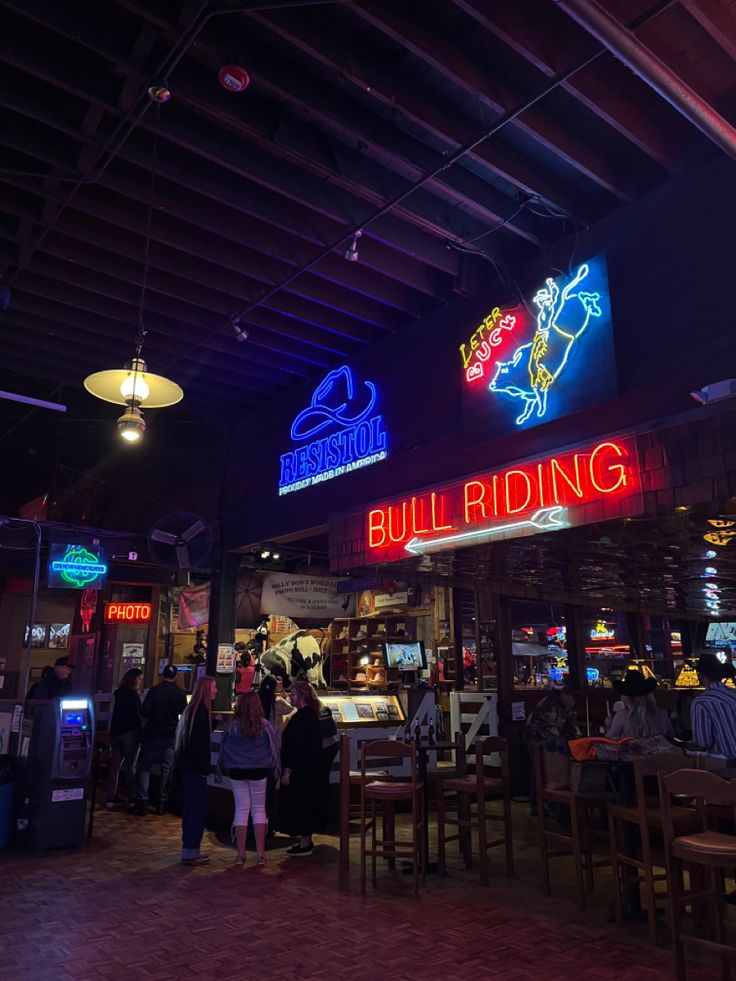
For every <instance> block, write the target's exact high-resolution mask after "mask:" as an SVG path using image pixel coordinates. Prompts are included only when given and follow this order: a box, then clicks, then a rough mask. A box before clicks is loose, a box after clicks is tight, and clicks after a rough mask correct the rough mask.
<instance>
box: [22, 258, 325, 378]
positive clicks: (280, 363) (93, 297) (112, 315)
mask: <svg viewBox="0 0 736 981" xmlns="http://www.w3.org/2000/svg"><path fill="white" fill-rule="evenodd" d="M54 273H55V275H54V276H53V277H52V275H51V274H50V271H49V270H48V269H47V271H46V272H45V274H43V275H41V274H39V273H34V272H30V271H28V272H25V273H24V274H23V277H22V279H21V281H20V282H19V283H18V286H17V287H14V292H15V290H16V289H21V290H25V291H26V292H28V293H31V294H35V295H37V296H41V297H44V298H45V299H47V300H51V301H52V302H59V303H65V304H66V305H67V306H68V307H71V308H72V309H75V308H79V309H82V310H86V311H87V312H88V313H92V314H98V315H100V316H103V317H108V318H109V319H111V320H116V321H118V322H120V323H122V324H124V325H125V327H126V328H127V330H128V331H130V338H131V344H132V343H133V342H134V340H135V333H136V327H135V324H136V323H137V314H138V310H137V306H134V305H132V304H130V303H129V302H127V303H126V302H125V301H121V300H119V299H114V298H111V297H108V296H105V295H103V294H102V293H100V292H92V291H90V289H89V285H88V284H87V286H85V283H86V280H85V277H84V275H81V276H80V275H75V274H74V269H73V267H72V265H71V264H68V265H66V266H64V267H61V268H58V269H56V270H54ZM146 324H147V327H148V329H149V332H150V333H154V332H158V333H160V334H162V335H163V336H165V337H168V338H171V354H172V358H173V357H174V356H176V354H177V353H178V350H180V349H182V348H185V349H186V348H188V347H189V346H190V345H192V344H194V343H197V342H199V341H202V342H203V343H205V342H204V341H203V334H204V333H206V332H207V328H206V326H204V327H202V326H201V325H200V327H199V328H197V327H196V326H195V329H194V330H192V325H190V324H189V325H185V324H183V323H181V322H180V321H174V320H173V319H172V317H171V314H170V313H164V314H163V315H161V314H160V313H158V312H156V311H154V310H153V309H152V308H149V309H148V311H147V313H146ZM236 344H237V342H236V341H235V340H233V342H232V345H231V344H229V343H228V342H227V340H226V339H225V338H218V337H217V336H214V337H210V338H209V339H208V340H207V342H206V345H208V346H210V347H211V348H212V349H213V350H221V351H222V352H223V353H228V351H229V352H230V353H231V355H232V351H233V348H234V346H235V345H236ZM241 346H242V345H241ZM248 358H249V359H250V360H251V361H252V363H254V364H260V365H261V366H262V367H263V369H264V370H266V369H273V370H277V371H278V370H280V371H283V372H285V373H287V374H290V375H293V376H295V377H297V378H307V377H309V376H310V374H311V370H310V364H309V363H308V362H307V361H305V360H304V359H303V357H302V358H299V357H298V356H293V355H291V354H290V353H287V352H285V351H278V350H276V351H273V350H272V349H269V348H266V347H264V346H263V345H262V344H261V343H257V342H255V341H253V342H252V343H251V344H249V351H248ZM327 364H329V361H328V360H325V361H324V362H323V363H322V364H321V365H318V366H319V367H325V366H326V365H327Z"/></svg>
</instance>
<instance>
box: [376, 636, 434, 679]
mask: <svg viewBox="0 0 736 981" xmlns="http://www.w3.org/2000/svg"><path fill="white" fill-rule="evenodd" d="M383 657H384V660H385V662H386V667H387V668H398V669H399V671H419V670H421V669H422V668H426V667H427V656H426V654H425V653H424V643H423V642H422V641H421V640H416V641H409V642H406V643H401V642H400V641H398V642H393V643H388V644H384V645H383Z"/></svg>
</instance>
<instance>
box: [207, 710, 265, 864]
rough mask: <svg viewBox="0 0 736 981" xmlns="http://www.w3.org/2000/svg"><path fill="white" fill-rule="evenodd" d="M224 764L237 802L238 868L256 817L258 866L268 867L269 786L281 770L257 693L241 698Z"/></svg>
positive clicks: (227, 736) (225, 738) (230, 728)
mask: <svg viewBox="0 0 736 981" xmlns="http://www.w3.org/2000/svg"><path fill="white" fill-rule="evenodd" d="M220 765H221V768H222V770H223V772H225V773H226V774H227V776H228V777H229V778H230V782H231V784H232V788H233V797H234V799H235V818H234V820H233V826H234V828H235V841H236V843H237V848H238V854H237V857H236V859H235V862H236V864H237V865H244V864H245V839H246V834H247V831H248V817H249V815H252V817H253V833H254V835H255V839H256V864H257V865H265V864H266V825H267V823H268V818H267V815H266V783H267V781H268V777H269V775H270V774H271V772H272V771H273V769H274V767H278V753H277V751H276V745H275V739H274V732H273V727H272V726H271V723H270V722H268V721H267V720H266V719H264V718H263V709H262V708H261V702H260V699H259V698H258V695H257V694H256V693H255V692H252V691H250V692H246V693H245V694H244V695H242V696H241V697H240V701H239V702H238V704H237V707H236V709H235V716H234V718H233V721H232V722H231V723H230V725H229V726H228V728H227V729H226V731H225V735H224V736H223V739H222V748H221V750H220Z"/></svg>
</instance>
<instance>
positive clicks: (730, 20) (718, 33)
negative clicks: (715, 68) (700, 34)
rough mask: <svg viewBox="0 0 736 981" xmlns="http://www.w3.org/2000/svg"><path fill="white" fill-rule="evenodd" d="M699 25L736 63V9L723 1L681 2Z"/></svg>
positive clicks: (691, 0)
mask: <svg viewBox="0 0 736 981" xmlns="http://www.w3.org/2000/svg"><path fill="white" fill-rule="evenodd" d="M680 2H681V3H682V6H683V7H684V8H685V10H687V12H688V13H689V14H690V16H691V17H693V18H694V19H695V20H696V21H697V22H698V24H700V26H701V27H702V28H703V29H704V30H705V31H706V32H707V33H708V34H709V35H710V36H711V37H712V38H713V40H714V41H715V42H716V44H717V45H719V47H721V48H723V50H724V51H725V52H726V54H727V55H728V56H729V57H730V58H732V59H733V60H734V61H736V9H734V5H733V4H732V3H723V2H722V0H680Z"/></svg>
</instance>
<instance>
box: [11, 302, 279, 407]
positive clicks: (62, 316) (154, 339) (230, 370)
mask: <svg viewBox="0 0 736 981" xmlns="http://www.w3.org/2000/svg"><path fill="white" fill-rule="evenodd" d="M9 319H15V320H19V319H21V320H22V321H23V322H22V324H20V326H21V327H22V329H23V330H29V331H32V332H34V333H37V334H38V335H39V337H40V343H41V344H42V345H43V343H44V339H45V338H47V337H48V338H55V337H59V338H61V339H62V340H63V341H64V342H65V343H66V344H67V347H69V346H70V345H72V344H73V345H76V343H77V340H79V341H82V342H83V343H84V346H85V350H87V349H90V350H94V349H95V348H97V347H99V353H100V355H104V354H105V353H106V354H107V360H108V361H109V362H110V366H113V365H114V364H115V363H119V364H120V366H121V367H122V365H123V364H125V363H126V362H127V361H129V360H130V358H131V350H132V349H131V345H130V340H129V339H128V338H126V337H124V336H121V333H120V326H119V324H117V323H116V322H115V321H113V320H110V319H108V318H104V317H100V316H92V315H90V314H88V313H85V312H84V311H80V310H77V309H72V308H70V307H69V306H67V305H66V304H62V303H58V302H57V303H52V302H50V301H48V300H45V299H44V298H43V297H37V296H30V295H29V294H24V293H22V292H19V291H17V290H16V291H14V293H13V304H12V307H11V308H10V311H5V313H3V315H2V320H3V321H5V320H9ZM235 343H237V341H236V342H235ZM241 346H242V345H241ZM145 355H146V357H147V358H149V360H150V361H151V365H152V370H154V371H157V370H159V369H160V367H161V366H163V365H164V364H165V363H167V361H169V360H170V359H171V344H170V342H169V341H168V339H167V338H164V337H162V336H160V335H156V334H151V335H149V336H148V337H147V339H146V345H145ZM181 365H182V371H186V372H188V373H189V376H190V377H191V375H192V372H193V371H195V370H202V371H204V369H209V368H211V369H213V370H212V372H210V374H211V375H212V376H213V378H212V380H213V382H215V384H217V385H219V384H220V383H221V384H224V385H225V386H226V387H232V388H233V389H235V390H238V389H240V388H242V387H243V385H245V386H246V388H247V389H248V390H250V391H253V392H254V393H255V394H257V395H268V394H269V393H273V391H274V389H277V388H280V387H287V386H288V385H289V384H290V380H289V377H288V376H287V375H279V374H276V373H274V375H273V377H269V378H266V377H265V374H264V370H263V368H262V367H260V366H259V365H257V364H255V365H254V364H253V363H252V362H251V361H250V360H249V359H248V357H247V355H246V354H245V352H244V353H243V354H241V355H240V356H238V352H237V351H236V353H235V356H232V352H231V355H230V356H228V355H227V353H226V352H224V351H214V350H211V349H209V348H202V349H201V350H199V351H198V353H197V358H196V360H191V359H190V360H189V361H187V360H183V361H182V362H181ZM213 394H214V392H213Z"/></svg>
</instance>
